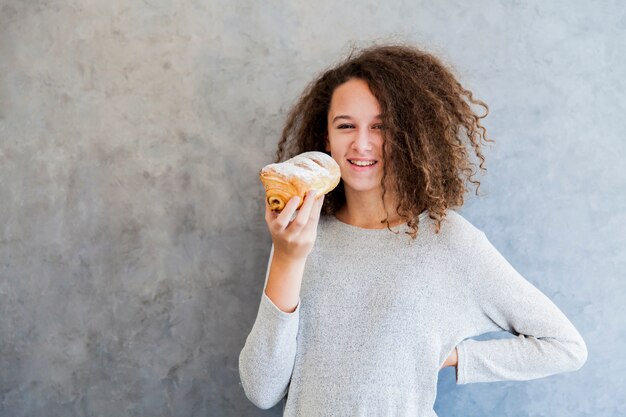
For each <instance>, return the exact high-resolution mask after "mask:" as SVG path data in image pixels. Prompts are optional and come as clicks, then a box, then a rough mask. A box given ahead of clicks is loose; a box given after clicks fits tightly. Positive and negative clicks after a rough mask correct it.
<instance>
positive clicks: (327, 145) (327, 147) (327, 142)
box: [326, 135, 330, 153]
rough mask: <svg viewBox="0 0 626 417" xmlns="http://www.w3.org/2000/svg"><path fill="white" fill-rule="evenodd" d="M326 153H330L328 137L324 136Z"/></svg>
mask: <svg viewBox="0 0 626 417" xmlns="http://www.w3.org/2000/svg"><path fill="white" fill-rule="evenodd" d="M326 152H328V153H330V141H329V140H328V135H326Z"/></svg>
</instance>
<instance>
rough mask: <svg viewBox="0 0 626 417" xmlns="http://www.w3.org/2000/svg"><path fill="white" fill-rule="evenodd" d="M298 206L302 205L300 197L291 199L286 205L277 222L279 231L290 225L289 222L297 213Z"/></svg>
mask: <svg viewBox="0 0 626 417" xmlns="http://www.w3.org/2000/svg"><path fill="white" fill-rule="evenodd" d="M298 204H300V197H299V196H294V197H291V198H290V199H289V201H288V202H287V204H285V207H284V208H283V211H281V212H280V214H279V215H278V217H276V221H275V224H276V225H277V227H278V228H279V230H284V229H285V228H286V227H287V226H288V225H289V221H290V220H291V218H292V217H293V214H294V213H295V212H296V209H297V208H298Z"/></svg>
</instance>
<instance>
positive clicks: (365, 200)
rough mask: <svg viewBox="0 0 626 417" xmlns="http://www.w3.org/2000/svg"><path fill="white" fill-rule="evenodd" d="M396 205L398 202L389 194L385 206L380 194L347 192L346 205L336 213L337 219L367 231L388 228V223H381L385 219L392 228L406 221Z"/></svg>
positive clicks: (386, 196)
mask: <svg viewBox="0 0 626 417" xmlns="http://www.w3.org/2000/svg"><path fill="white" fill-rule="evenodd" d="M396 205H397V200H396V199H395V198H393V196H391V195H390V193H389V192H388V193H387V194H386V195H385V203H384V205H383V201H382V199H381V194H380V193H379V192H372V193H351V192H349V190H346V204H345V205H344V206H343V207H341V208H340V209H339V210H338V211H337V212H336V213H335V217H337V219H338V220H340V221H342V222H344V223H348V224H350V225H353V226H357V227H362V228H365V229H384V228H386V227H387V223H386V222H385V223H381V221H383V220H384V219H387V220H388V221H389V225H390V226H397V225H399V224H401V223H404V219H402V217H400V215H399V214H398V212H397V211H396ZM385 208H386V210H385Z"/></svg>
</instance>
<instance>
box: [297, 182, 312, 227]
mask: <svg viewBox="0 0 626 417" xmlns="http://www.w3.org/2000/svg"><path fill="white" fill-rule="evenodd" d="M315 194H316V191H315V190H311V191H309V192H308V193H307V194H306V196H305V198H304V203H302V207H300V212H298V215H297V216H296V218H295V220H294V221H293V222H294V225H295V226H297V227H303V226H304V225H306V224H307V223H308V222H309V217H310V215H311V210H312V209H313V206H314V205H315Z"/></svg>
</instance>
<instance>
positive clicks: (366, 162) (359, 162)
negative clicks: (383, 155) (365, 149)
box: [347, 158, 378, 167]
mask: <svg viewBox="0 0 626 417" xmlns="http://www.w3.org/2000/svg"><path fill="white" fill-rule="evenodd" d="M347 159H348V162H349V163H350V164H351V165H353V166H357V167H369V166H372V165H375V164H376V163H378V161H376V160H374V159H351V158H347Z"/></svg>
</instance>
